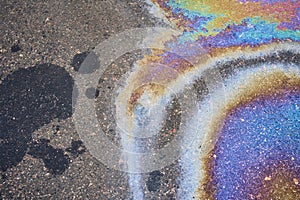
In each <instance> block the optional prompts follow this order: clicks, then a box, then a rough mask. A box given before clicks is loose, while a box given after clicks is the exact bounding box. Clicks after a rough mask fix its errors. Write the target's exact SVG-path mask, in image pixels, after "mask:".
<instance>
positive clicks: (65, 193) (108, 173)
mask: <svg viewBox="0 0 300 200" xmlns="http://www.w3.org/2000/svg"><path fill="white" fill-rule="evenodd" d="M156 23H158V22H157V20H156V19H154V18H153V17H151V16H150V15H149V14H148V12H147V10H146V5H145V4H144V3H142V2H140V1H134V0H129V1H124V0H107V1H88V0H85V1H79V0H75V1H74V0H65V1H60V0H55V1H38V2H37V1H33V0H32V1H30V0H11V1H8V0H1V1H0V24H1V29H0V40H1V41H0V67H1V70H0V117H1V118H0V120H1V124H0V142H1V146H0V166H1V182H0V191H1V193H0V199H130V197H131V195H130V193H129V192H128V191H129V188H128V187H129V186H128V181H127V179H128V177H127V175H126V174H125V173H124V172H120V171H116V170H113V169H110V168H107V167H106V166H104V165H103V164H102V163H100V162H99V161H97V160H96V159H95V158H93V156H92V155H91V154H90V153H89V152H88V151H87V149H86V147H85V146H84V144H83V142H82V141H81V140H80V138H79V135H78V133H77V132H76V130H75V127H74V123H73V122H72V118H71V116H72V89H73V85H74V76H75V75H76V73H78V69H79V67H80V64H81V62H82V61H83V60H84V58H85V57H86V55H87V54H88V52H90V51H91V50H92V49H93V48H94V47H95V46H96V45H97V44H99V43H100V42H101V41H103V40H105V39H107V38H108V37H110V36H113V35H114V34H116V33H119V32H122V31H124V30H126V29H130V28H139V27H149V26H154V25H155V24H156ZM122 59H123V60H122ZM133 61H134V59H131V60H130V59H129V61H128V57H126V56H124V57H123V58H120V61H119V63H121V64H123V65H124V64H125V65H129V64H130V63H132V62H133ZM112 69H113V68H112ZM88 93H90V94H87V95H90V97H91V98H93V97H94V96H93V95H95V97H98V96H99V95H100V96H101V92H99V90H96V89H93V88H92V89H91V90H90V91H89V92H88ZM99 105H100V106H99V113H101V111H103V109H104V108H102V107H101V101H100V103H99ZM102 113H103V112H102ZM107 131H109V130H107ZM168 170H169V168H167V169H166V171H168ZM172 174H173V172H172V170H169V172H162V171H154V172H152V173H150V174H145V177H146V179H145V180H146V181H145V183H144V185H145V188H146V191H148V194H147V198H148V199H151V198H152V199H157V198H162V199H163V198H168V199H172V198H173V197H174V188H175V186H174V185H172V181H171V180H172V176H173V175H172ZM160 195H161V196H160Z"/></svg>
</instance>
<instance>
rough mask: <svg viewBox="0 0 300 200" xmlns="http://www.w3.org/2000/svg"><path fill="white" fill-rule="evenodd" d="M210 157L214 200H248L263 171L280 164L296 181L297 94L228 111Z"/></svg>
mask: <svg viewBox="0 0 300 200" xmlns="http://www.w3.org/2000/svg"><path fill="white" fill-rule="evenodd" d="M214 153H215V159H214V161H213V162H212V169H211V170H212V174H211V175H212V178H213V182H212V184H213V185H214V187H215V194H214V195H215V196H214V198H215V199H249V194H250V193H255V191H256V190H259V189H260V187H261V182H260V181H261V180H264V178H265V177H264V176H265V175H266V174H265V173H263V172H264V171H265V169H270V168H272V166H271V165H273V164H274V163H278V162H281V161H284V162H287V163H289V164H288V165H287V166H285V167H286V168H288V169H285V170H289V171H291V172H294V173H293V174H296V176H298V177H294V178H297V179H298V180H300V92H299V91H285V92H284V93H283V94H280V95H274V96H268V97H260V98H257V99H255V100H253V101H252V102H250V103H247V104H245V105H241V106H239V107H237V108H235V109H234V110H232V111H231V113H230V114H228V116H227V118H226V120H225V122H224V126H223V128H222V130H221V132H220V136H219V139H218V141H217V143H216V146H215V149H214ZM299 195H300V194H299Z"/></svg>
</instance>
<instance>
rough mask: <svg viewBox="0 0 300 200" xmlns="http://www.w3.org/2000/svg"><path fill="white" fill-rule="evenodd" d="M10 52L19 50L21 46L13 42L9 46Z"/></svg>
mask: <svg viewBox="0 0 300 200" xmlns="http://www.w3.org/2000/svg"><path fill="white" fill-rule="evenodd" d="M10 50H11V52H18V51H21V50H22V49H21V47H20V46H19V44H14V45H12V46H11V48H10Z"/></svg>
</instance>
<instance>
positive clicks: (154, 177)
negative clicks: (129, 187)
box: [146, 170, 163, 192]
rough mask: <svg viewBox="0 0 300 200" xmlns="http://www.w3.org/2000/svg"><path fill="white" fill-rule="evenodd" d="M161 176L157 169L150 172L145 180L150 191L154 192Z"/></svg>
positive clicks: (158, 185)
mask: <svg viewBox="0 0 300 200" xmlns="http://www.w3.org/2000/svg"><path fill="white" fill-rule="evenodd" d="M162 176H163V174H162V173H161V172H160V171H157V170H156V171H153V172H151V173H150V175H149V178H148V180H147V182H146V185H147V188H148V190H149V191H150V192H155V191H157V190H158V189H159V188H160V185H161V178H162Z"/></svg>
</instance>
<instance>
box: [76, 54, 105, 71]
mask: <svg viewBox="0 0 300 200" xmlns="http://www.w3.org/2000/svg"><path fill="white" fill-rule="evenodd" d="M71 66H72V67H73V68H74V70H75V71H77V72H79V73H81V74H90V73H93V72H95V71H96V70H97V69H98V68H99V67H100V62H99V59H98V56H97V55H96V53H95V52H93V51H91V52H89V51H85V52H82V53H78V54H76V55H75V56H74V57H73V60H72V62H71Z"/></svg>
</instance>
